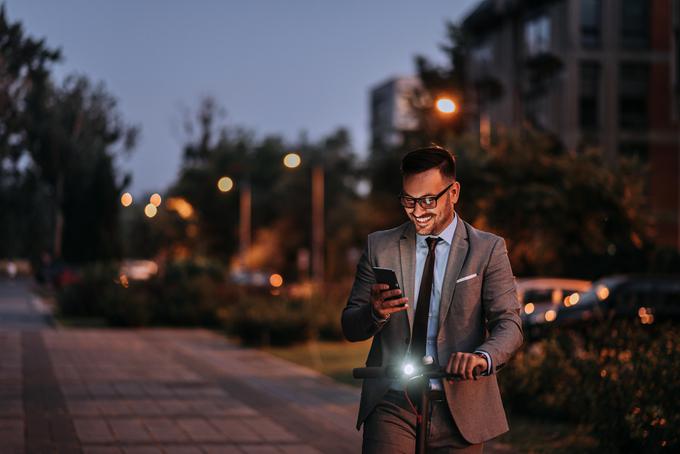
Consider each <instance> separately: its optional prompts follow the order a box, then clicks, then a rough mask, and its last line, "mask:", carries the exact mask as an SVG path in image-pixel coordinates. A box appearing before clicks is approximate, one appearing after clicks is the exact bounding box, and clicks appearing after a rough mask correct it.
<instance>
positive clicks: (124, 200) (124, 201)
mask: <svg viewBox="0 0 680 454" xmlns="http://www.w3.org/2000/svg"><path fill="white" fill-rule="evenodd" d="M120 203H121V205H123V206H124V207H129V206H130V205H132V194H130V193H129V192H126V193H125V194H123V195H122V196H120Z"/></svg>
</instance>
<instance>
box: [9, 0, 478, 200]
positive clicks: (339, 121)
mask: <svg viewBox="0 0 680 454" xmlns="http://www.w3.org/2000/svg"><path fill="white" fill-rule="evenodd" d="M0 1H1V0H0ZM4 3H5V6H6V9H7V14H8V17H9V20H10V21H12V22H14V21H20V22H21V23H22V24H23V25H24V28H25V30H26V32H27V33H28V34H29V35H31V36H33V37H36V38H45V39H46V42H47V44H48V46H50V47H53V48H55V47H56V48H61V50H62V54H63V56H64V59H63V62H62V63H60V64H59V65H57V66H56V67H55V71H54V73H55V76H56V78H57V79H58V80H59V79H62V78H63V77H64V76H65V75H68V74H73V73H77V74H83V75H86V76H88V77H89V78H90V79H92V80H94V81H102V82H104V84H105V86H106V89H107V90H108V91H109V93H111V94H112V95H113V96H114V97H115V98H116V99H117V100H118V107H119V111H120V113H121V116H122V117H123V119H124V121H125V122H127V123H130V124H134V125H138V126H139V127H140V129H141V136H140V141H139V143H138V145H137V147H136V148H135V151H134V153H133V154H132V155H131V157H130V158H128V159H127V160H125V161H121V162H119V165H120V167H121V168H122V169H124V170H128V171H131V172H132V176H133V180H132V184H131V192H132V193H133V194H135V195H138V194H142V193H146V192H151V191H163V190H164V189H165V188H167V187H168V186H169V185H170V184H171V183H172V182H173V181H174V179H175V178H176V176H177V171H178V170H179V165H180V158H181V150H182V143H183V141H184V139H185V136H184V134H183V132H182V130H181V122H182V119H183V114H182V112H183V111H185V110H186V109H187V108H189V109H195V108H196V107H197V106H198V103H199V100H200V99H201V98H202V97H204V96H212V97H214V98H215V99H216V100H217V101H218V102H219V104H220V105H221V106H222V107H224V109H225V110H226V112H227V117H226V120H225V121H226V123H227V124H228V125H231V126H239V127H245V128H247V129H250V130H253V131H254V132H255V133H256V134H257V135H258V136H259V137H262V136H264V135H269V134H280V135H282V136H284V137H285V138H287V139H288V140H290V141H293V140H295V139H296V138H298V137H299V136H300V134H301V133H302V132H303V131H304V132H306V133H307V135H308V137H309V139H310V140H317V139H320V138H321V137H323V136H325V135H327V134H330V133H331V132H333V131H334V130H335V129H337V128H338V127H345V128H347V129H348V130H349V131H350V134H351V136H352V142H353V146H354V149H355V151H356V152H357V153H358V154H359V155H360V156H363V155H365V153H366V150H367V148H368V142H369V111H368V96H369V91H370V89H371V87H374V86H376V85H378V84H379V83H380V82H382V81H384V80H386V79H388V78H390V77H393V76H398V75H410V74H413V73H414V72H415V66H414V57H415V55H418V54H420V55H424V56H427V57H428V58H430V59H431V60H433V61H435V62H439V63H444V62H445V60H444V56H443V54H442V53H441V51H440V50H439V47H438V46H439V44H441V43H443V42H444V40H445V30H446V28H445V24H446V22H447V21H454V22H455V21H457V20H459V19H460V18H461V17H462V15H464V14H465V13H467V12H469V11H470V9H471V8H472V7H474V6H475V5H476V4H477V3H478V0H427V1H413V0H411V1H407V0H363V1H362V0H342V1H338V0H335V1H326V0H287V1H283V0H222V1H220V0H194V1H189V0H182V1H180V0H107V1H104V0H59V1H54V0H6V1H5V2H4Z"/></svg>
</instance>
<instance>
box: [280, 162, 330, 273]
mask: <svg viewBox="0 0 680 454" xmlns="http://www.w3.org/2000/svg"><path fill="white" fill-rule="evenodd" d="M301 162H302V159H301V158H300V155H298V154H297V153H288V154H287V155H286V156H285V157H284V158H283V164H284V165H285V166H286V167H288V168H290V169H293V168H296V167H298V166H299V165H300V164H301ZM289 164H295V165H289ZM324 188H325V173H324V169H323V166H321V165H319V164H316V165H314V166H313V167H312V279H313V280H314V281H315V282H316V283H317V284H321V283H323V279H324V251H323V246H324V242H325V239H324V236H325V235H324V234H325V227H324Z"/></svg>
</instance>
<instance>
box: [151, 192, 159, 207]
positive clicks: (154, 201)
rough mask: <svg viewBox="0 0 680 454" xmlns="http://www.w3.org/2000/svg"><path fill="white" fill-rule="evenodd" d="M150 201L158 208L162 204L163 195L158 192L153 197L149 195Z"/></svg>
mask: <svg viewBox="0 0 680 454" xmlns="http://www.w3.org/2000/svg"><path fill="white" fill-rule="evenodd" d="M149 203H151V204H152V205H153V206H155V207H156V208H158V207H159V206H161V195H160V194H158V193H157V192H156V193H154V194H152V195H151V197H149Z"/></svg>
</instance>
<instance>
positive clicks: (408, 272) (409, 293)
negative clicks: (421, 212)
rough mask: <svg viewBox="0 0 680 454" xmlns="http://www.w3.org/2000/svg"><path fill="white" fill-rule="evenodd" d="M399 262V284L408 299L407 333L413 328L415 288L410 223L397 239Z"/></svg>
mask: <svg viewBox="0 0 680 454" xmlns="http://www.w3.org/2000/svg"><path fill="white" fill-rule="evenodd" d="M399 260H400V261H401V283H402V287H403V291H404V295H405V296H406V297H407V298H408V308H407V309H406V312H407V313H408V323H409V325H408V326H409V332H410V330H411V328H410V327H411V326H413V316H414V314H413V305H414V304H415V301H414V299H413V295H414V294H415V286H416V269H415V267H416V230H415V228H414V227H413V224H412V223H410V222H409V223H408V224H407V226H406V228H405V229H404V231H403V233H402V235H401V238H400V239H399Z"/></svg>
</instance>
